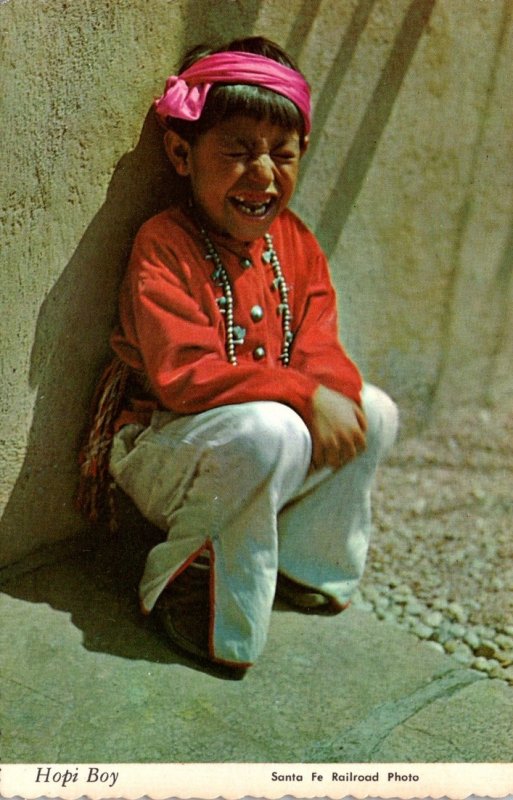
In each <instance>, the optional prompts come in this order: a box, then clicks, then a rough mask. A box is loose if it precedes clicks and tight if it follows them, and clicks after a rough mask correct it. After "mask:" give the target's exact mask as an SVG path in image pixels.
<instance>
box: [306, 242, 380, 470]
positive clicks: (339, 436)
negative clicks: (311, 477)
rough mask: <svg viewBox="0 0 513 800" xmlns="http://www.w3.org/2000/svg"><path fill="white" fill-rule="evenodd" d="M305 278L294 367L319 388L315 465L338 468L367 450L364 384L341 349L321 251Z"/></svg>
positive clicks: (314, 403)
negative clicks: (363, 396) (365, 448)
mask: <svg viewBox="0 0 513 800" xmlns="http://www.w3.org/2000/svg"><path fill="white" fill-rule="evenodd" d="M307 278H308V281H307V282H306V283H305V286H304V287H303V291H304V298H303V300H302V303H301V304H300V307H301V308H302V309H303V315H302V318H301V319H300V321H299V325H298V328H297V335H296V339H295V341H294V347H293V358H292V361H291V364H292V366H293V367H295V368H296V369H299V370H300V371H301V372H303V373H304V374H306V375H309V376H311V377H312V378H314V379H315V380H316V381H317V382H318V384H319V385H318V386H317V388H316V389H315V391H314V394H313V397H312V419H311V423H310V432H311V435H312V441H313V457H312V461H313V464H314V466H316V467H321V466H332V467H335V468H337V467H340V466H342V465H343V464H345V463H347V462H348V461H350V460H351V459H352V458H354V457H355V456H356V455H357V454H358V452H360V451H361V450H362V449H364V447H365V431H366V428H367V422H366V419H365V415H364V413H363V411H362V409H361V406H360V391H361V388H362V379H361V376H360V373H359V371H358V369H357V367H356V366H355V364H354V363H353V362H352V361H351V359H350V358H349V357H348V355H347V353H346V352H345V350H344V349H343V347H342V345H341V344H340V340H339V337H338V321H337V301H336V294H335V291H334V288H333V285H332V283H331V279H330V275H329V270H328V264H327V260H326V258H325V256H324V254H323V253H322V251H320V250H318V252H317V255H316V256H315V257H313V258H311V260H310V263H309V269H308V274H307ZM297 288H298V289H301V286H300V285H298V287H297Z"/></svg>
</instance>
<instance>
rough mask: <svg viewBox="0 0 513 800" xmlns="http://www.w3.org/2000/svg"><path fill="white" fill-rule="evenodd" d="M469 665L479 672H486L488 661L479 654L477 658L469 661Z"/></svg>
mask: <svg viewBox="0 0 513 800" xmlns="http://www.w3.org/2000/svg"><path fill="white" fill-rule="evenodd" d="M471 666H472V667H473V668H474V669H478V670H479V671H480V672H487V668H488V661H487V659H486V658H482V657H481V656H480V657H479V658H475V659H474V660H473V661H472V662H471Z"/></svg>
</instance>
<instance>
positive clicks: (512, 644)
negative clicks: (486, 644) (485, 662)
mask: <svg viewBox="0 0 513 800" xmlns="http://www.w3.org/2000/svg"><path fill="white" fill-rule="evenodd" d="M495 643H496V644H498V645H499V647H502V649H503V650H511V649H513V636H508V635H507V634H505V633H498V634H497V636H495Z"/></svg>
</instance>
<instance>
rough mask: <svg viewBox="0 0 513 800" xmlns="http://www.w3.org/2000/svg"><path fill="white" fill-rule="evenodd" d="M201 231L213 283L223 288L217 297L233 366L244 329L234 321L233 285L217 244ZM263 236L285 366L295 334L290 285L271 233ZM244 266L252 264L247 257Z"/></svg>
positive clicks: (281, 356)
mask: <svg viewBox="0 0 513 800" xmlns="http://www.w3.org/2000/svg"><path fill="white" fill-rule="evenodd" d="M200 231H201V235H202V237H203V241H204V242H205V246H206V248H207V252H206V255H205V258H206V259H208V260H210V261H213V263H214V271H213V273H212V276H211V277H212V280H213V282H214V283H215V284H216V286H220V287H221V289H222V291H223V294H222V296H221V297H219V298H218V299H217V304H218V306H219V310H220V312H221V314H224V317H225V329H226V338H225V348H226V355H227V357H228V361H229V363H230V364H232V365H233V366H234V367H236V366H237V364H238V361H237V356H236V353H235V347H236V346H237V345H240V344H243V342H244V335H245V333H246V331H245V330H244V328H242V327H240V326H239V325H235V322H234V312H233V305H234V298H233V289H232V285H231V283H230V278H229V277H228V273H227V271H226V269H225V266H224V264H223V262H222V261H221V256H220V255H219V253H218V252H217V250H216V248H215V247H214V245H213V244H212V241H211V239H210V237H209V235H208V233H207V232H206V230H205V229H204V228H203V227H200ZM264 240H265V243H266V245H267V250H264V252H263V253H262V261H263V262H264V263H265V264H270V265H271V266H272V268H273V272H274V280H273V282H272V284H271V288H272V289H273V290H274V291H278V294H279V298H280V302H279V303H278V307H277V312H278V314H279V315H280V316H281V323H282V329H283V344H282V351H281V354H280V356H279V358H280V361H281V362H282V364H283V366H284V367H287V366H288V365H289V363H290V348H291V345H292V341H293V339H294V334H293V332H292V327H291V323H292V312H291V310H290V306H289V288H288V286H287V283H286V281H285V278H284V277H283V272H282V270H281V264H280V262H279V259H278V256H277V254H276V250H275V249H274V245H273V239H272V236H271V234H270V233H266V234H265V235H264ZM245 266H251V261H249V259H248V260H247V261H246V264H245Z"/></svg>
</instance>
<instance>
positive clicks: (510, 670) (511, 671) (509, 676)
mask: <svg viewBox="0 0 513 800" xmlns="http://www.w3.org/2000/svg"><path fill="white" fill-rule="evenodd" d="M502 676H503V678H504V680H506V681H509V683H513V667H506V669H503V670H502Z"/></svg>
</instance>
